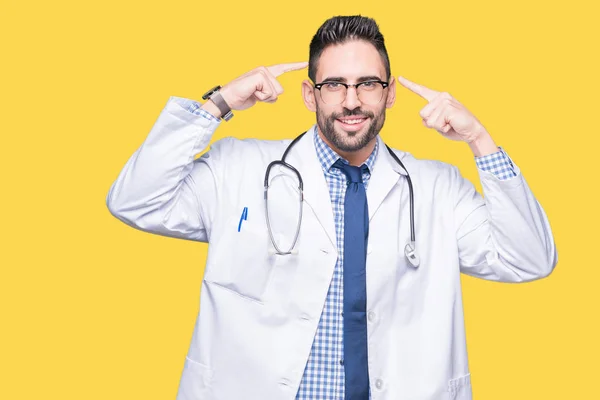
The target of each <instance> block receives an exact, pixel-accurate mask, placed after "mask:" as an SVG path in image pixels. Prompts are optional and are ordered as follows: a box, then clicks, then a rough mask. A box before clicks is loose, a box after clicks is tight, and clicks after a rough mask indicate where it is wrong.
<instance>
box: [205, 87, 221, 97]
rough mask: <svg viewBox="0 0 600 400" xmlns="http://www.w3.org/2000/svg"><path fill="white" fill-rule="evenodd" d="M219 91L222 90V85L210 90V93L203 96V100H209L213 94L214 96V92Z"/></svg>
mask: <svg viewBox="0 0 600 400" xmlns="http://www.w3.org/2000/svg"><path fill="white" fill-rule="evenodd" d="M219 89H221V85H217V86H215V87H214V88H212V89H210V90H209V91H208V92H206V93H204V95H203V96H202V100H206V99H208V98H209V97H210V95H211V94H213V93H214V92H216V91H217V90H219Z"/></svg>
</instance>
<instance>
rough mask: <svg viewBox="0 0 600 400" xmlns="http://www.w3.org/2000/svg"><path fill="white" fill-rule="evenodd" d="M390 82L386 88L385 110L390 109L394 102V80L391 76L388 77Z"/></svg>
mask: <svg viewBox="0 0 600 400" xmlns="http://www.w3.org/2000/svg"><path fill="white" fill-rule="evenodd" d="M390 80H391V82H390V84H389V86H388V94H387V100H386V102H385V107H386V108H392V106H393V105H394V103H395V102H396V78H394V77H393V76H392V77H390Z"/></svg>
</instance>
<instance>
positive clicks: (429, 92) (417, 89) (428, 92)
mask: <svg viewBox="0 0 600 400" xmlns="http://www.w3.org/2000/svg"><path fill="white" fill-rule="evenodd" d="M398 82H400V84H401V85H402V86H404V87H405V88H407V89H408V90H410V91H411V92H414V93H416V94H418V95H419V96H421V97H422V98H424V99H425V100H427V101H431V100H433V99H434V98H435V96H437V95H438V94H439V92H437V91H435V90H433V89H429V88H427V87H425V86H422V85H419V84H417V83H414V82H411V81H409V80H408V79H406V78H403V77H401V76H399V77H398Z"/></svg>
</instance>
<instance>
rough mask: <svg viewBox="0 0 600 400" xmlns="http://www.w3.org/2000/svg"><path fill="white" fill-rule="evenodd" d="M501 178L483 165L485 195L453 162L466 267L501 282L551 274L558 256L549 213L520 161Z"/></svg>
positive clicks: (459, 238)
mask: <svg viewBox="0 0 600 400" xmlns="http://www.w3.org/2000/svg"><path fill="white" fill-rule="evenodd" d="M513 171H514V172H515V174H516V176H514V177H512V178H509V179H500V178H499V177H497V176H495V175H494V174H493V173H492V172H490V171H485V170H482V169H478V172H479V177H480V181H481V185H482V189H483V196H482V195H481V194H479V192H477V191H476V190H475V187H474V185H473V184H472V183H471V182H470V181H468V180H467V179H465V178H464V177H462V175H461V174H460V172H459V170H458V168H456V167H455V166H451V172H450V174H451V178H450V181H451V182H452V190H453V193H454V197H453V198H454V202H453V204H454V217H455V227H456V235H457V236H456V238H457V239H456V240H457V245H458V253H459V264H460V271H461V272H462V273H465V274H467V275H471V276H475V277H478V278H482V279H486V280H492V281H500V282H527V281H532V280H536V279H540V278H544V277H546V276H548V275H549V274H550V273H551V272H552V271H553V269H554V267H555V266H556V263H557V262H558V253H557V251H556V246H555V243H554V238H553V235H552V231H551V229H550V223H549V221H548V218H547V216H546V214H545V212H544V210H543V209H542V206H541V205H540V203H539V202H538V201H537V199H536V198H535V197H534V195H533V193H532V191H531V189H530V188H529V185H528V184H527V182H526V181H525V179H524V177H523V175H522V174H521V171H520V169H519V167H518V166H517V165H516V164H514V163H513Z"/></svg>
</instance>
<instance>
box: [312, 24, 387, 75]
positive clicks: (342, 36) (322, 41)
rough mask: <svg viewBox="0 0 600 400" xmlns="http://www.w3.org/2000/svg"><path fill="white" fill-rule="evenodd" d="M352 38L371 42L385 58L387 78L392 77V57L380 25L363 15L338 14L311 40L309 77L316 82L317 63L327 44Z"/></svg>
mask: <svg viewBox="0 0 600 400" xmlns="http://www.w3.org/2000/svg"><path fill="white" fill-rule="evenodd" d="M350 40H364V41H366V42H369V43H371V44H372V45H373V46H375V48H376V49H377V51H378V52H379V54H380V55H381V58H382V59H383V63H384V64H385V72H386V74H387V80H389V79H390V75H391V72H390V59H389V57H388V53H387V50H386V48H385V44H384V41H383V35H382V34H381V32H379V26H378V25H377V23H376V22H375V20H374V19H372V18H368V17H363V16H361V15H352V16H337V17H332V18H329V19H328V20H327V21H325V22H324V23H323V25H321V27H320V28H319V29H318V30H317V33H316V34H315V36H313V38H312V40H311V42H310V53H309V57H308V77H309V78H310V79H311V80H312V81H313V82H315V83H316V81H315V79H316V77H317V64H318V62H319V58H320V57H321V53H323V50H325V49H326V48H327V46H331V45H335V44H342V43H346V42H348V41H350Z"/></svg>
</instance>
